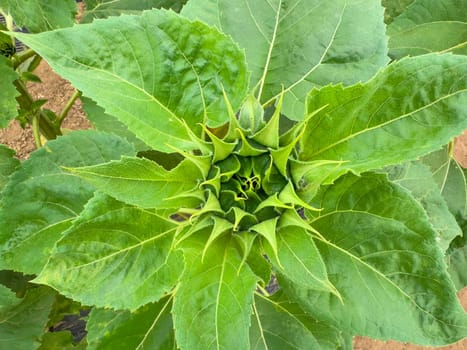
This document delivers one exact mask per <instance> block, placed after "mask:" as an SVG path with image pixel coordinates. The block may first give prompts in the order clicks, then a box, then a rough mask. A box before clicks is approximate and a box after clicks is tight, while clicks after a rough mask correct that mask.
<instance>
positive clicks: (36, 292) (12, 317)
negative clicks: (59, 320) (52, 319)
mask: <svg viewBox="0 0 467 350" xmlns="http://www.w3.org/2000/svg"><path fill="white" fill-rule="evenodd" d="M54 296H55V293H54V292H52V291H51V290H50V289H49V288H45V287H41V288H35V289H31V290H29V291H28V292H27V293H26V296H25V297H24V298H22V299H19V298H16V297H15V296H14V293H13V292H11V291H10V290H9V289H8V288H6V287H4V286H2V285H0V348H1V349H12V350H31V349H37V347H38V346H39V345H40V344H39V342H38V340H39V338H40V337H41V335H42V334H43V333H44V329H45V326H46V324H47V320H48V315H49V312H50V307H51V306H52V303H53V300H54Z"/></svg>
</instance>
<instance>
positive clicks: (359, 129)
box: [299, 55, 467, 181]
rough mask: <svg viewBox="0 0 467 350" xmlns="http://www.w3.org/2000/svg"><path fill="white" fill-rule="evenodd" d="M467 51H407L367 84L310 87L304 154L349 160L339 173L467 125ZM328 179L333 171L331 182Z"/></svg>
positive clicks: (417, 152) (425, 149) (407, 153)
mask: <svg viewBox="0 0 467 350" xmlns="http://www.w3.org/2000/svg"><path fill="white" fill-rule="evenodd" d="M466 77H467V58H466V57H464V56H454V55H425V56H419V57H414V58H406V59H403V60H401V61H399V62H396V63H394V64H391V65H390V66H389V67H388V68H386V69H385V70H383V71H381V72H380V73H378V74H377V75H376V76H375V77H374V78H373V79H372V80H370V81H369V82H368V83H365V84H357V85H353V86H350V87H347V88H344V87H342V86H341V85H336V86H327V87H324V88H322V89H321V90H313V91H312V92H311V93H310V95H309V96H308V102H307V103H308V105H307V108H308V112H309V113H311V112H313V111H314V110H317V109H319V108H322V107H323V106H326V105H327V108H324V109H323V110H322V111H321V112H319V113H317V114H316V115H315V116H314V117H313V118H311V119H310V120H309V121H308V124H307V127H306V130H305V132H304V136H303V138H302V139H301V144H300V146H301V150H300V153H299V157H300V160H305V161H310V160H335V161H343V162H344V163H343V164H342V166H341V167H340V168H338V169H337V170H336V173H335V175H334V179H335V178H337V177H338V176H339V175H341V174H342V173H345V172H346V171H348V170H351V171H353V172H355V173H361V172H364V171H368V170H371V169H378V168H381V167H383V166H386V165H391V164H397V163H401V162H403V161H408V160H413V159H416V158H417V157H419V156H421V155H424V154H427V153H429V152H432V151H434V150H437V149H439V148H441V146H443V145H445V144H446V143H448V142H449V141H450V139H451V138H452V137H453V136H455V135H457V134H460V133H461V132H462V131H463V130H464V129H465V128H467V114H466V109H465V108H464V107H465V104H466V103H467V79H466ZM329 180H330V179H329V178H328V181H329Z"/></svg>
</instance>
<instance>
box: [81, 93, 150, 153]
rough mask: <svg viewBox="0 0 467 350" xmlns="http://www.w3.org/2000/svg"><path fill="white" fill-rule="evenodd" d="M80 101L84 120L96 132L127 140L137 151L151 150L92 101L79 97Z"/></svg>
mask: <svg viewBox="0 0 467 350" xmlns="http://www.w3.org/2000/svg"><path fill="white" fill-rule="evenodd" d="M80 100H81V102H82V104H83V110H84V112H86V118H87V119H88V120H89V121H90V122H91V123H92V125H93V126H94V128H95V129H96V130H99V131H103V132H108V133H112V134H115V135H118V136H120V137H123V138H125V139H127V140H128V141H129V142H131V143H132V144H133V145H134V146H135V148H136V150H137V151H145V150H149V149H151V147H149V146H148V145H146V144H145V143H144V142H143V141H141V140H140V139H138V138H137V137H136V136H135V134H133V133H132V132H131V131H129V130H128V127H127V126H126V125H125V124H123V123H122V122H120V121H119V120H118V119H117V118H115V117H112V116H111V115H109V114H107V113H105V110H104V109H103V108H102V107H100V106H99V105H98V104H97V103H96V102H94V101H93V100H92V99H90V98H88V97H85V96H81V97H80Z"/></svg>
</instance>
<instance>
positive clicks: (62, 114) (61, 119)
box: [55, 90, 81, 128]
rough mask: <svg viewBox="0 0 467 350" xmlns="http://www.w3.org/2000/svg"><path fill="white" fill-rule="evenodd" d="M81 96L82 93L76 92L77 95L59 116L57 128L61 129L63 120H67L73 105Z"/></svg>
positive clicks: (73, 96) (72, 97)
mask: <svg viewBox="0 0 467 350" xmlns="http://www.w3.org/2000/svg"><path fill="white" fill-rule="evenodd" d="M80 96H81V91H78V90H76V91H75V93H74V94H73V95H72V96H71V98H70V99H69V100H68V102H67V103H66V105H65V107H64V108H63V110H62V111H61V113H60V114H59V115H58V119H57V121H56V122H55V123H56V125H57V127H59V128H60V127H61V125H62V123H63V120H64V119H65V118H66V116H67V115H68V112H70V109H71V107H73V104H74V103H75V101H76V100H77V99H78V98H79V97H80Z"/></svg>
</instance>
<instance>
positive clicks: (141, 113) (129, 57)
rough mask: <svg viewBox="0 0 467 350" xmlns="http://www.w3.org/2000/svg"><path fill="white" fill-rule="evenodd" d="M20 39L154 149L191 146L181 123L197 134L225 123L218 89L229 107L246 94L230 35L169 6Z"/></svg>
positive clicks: (245, 77) (238, 53) (245, 80)
mask: <svg viewBox="0 0 467 350" xmlns="http://www.w3.org/2000/svg"><path fill="white" fill-rule="evenodd" d="M20 39H21V40H22V41H24V42H25V43H26V44H27V45H29V46H30V47H32V48H33V49H34V50H36V51H37V52H38V53H39V54H40V55H41V56H43V57H44V58H45V59H46V60H47V61H48V62H49V64H50V65H51V66H52V68H53V69H54V70H55V71H56V72H57V73H59V74H60V75H62V76H63V77H64V78H66V79H68V80H70V81H71V83H72V84H73V85H74V86H76V87H77V88H78V89H79V90H81V91H83V93H84V94H85V95H87V96H91V97H92V99H93V100H94V101H96V102H97V104H98V105H100V106H101V107H103V108H104V109H105V111H106V112H107V113H108V114H110V115H112V116H114V117H116V118H117V119H119V120H120V121H121V122H123V123H124V124H125V125H127V126H128V129H129V130H130V131H131V132H133V133H134V134H135V135H136V136H137V137H138V138H139V139H141V140H142V141H144V142H145V143H146V144H147V145H149V146H151V147H152V148H154V149H156V150H159V151H165V152H173V148H172V147H174V146H175V147H177V148H180V149H194V148H197V145H196V144H195V143H194V142H193V141H192V140H191V138H190V137H189V135H188V131H187V129H186V127H185V125H184V122H186V123H187V124H188V126H189V127H190V128H192V129H196V130H197V131H195V132H198V133H199V134H201V128H200V127H199V125H198V123H208V124H209V125H211V126H219V125H221V124H224V123H225V122H227V121H228V112H227V107H226V105H225V100H224V96H223V91H225V92H226V94H227V96H228V97H229V100H230V102H231V103H232V105H233V108H234V109H236V108H238V107H239V106H240V103H241V101H242V100H243V98H244V96H245V95H246V89H247V86H248V73H247V71H246V66H245V58H244V54H243V52H242V51H241V50H240V49H239V48H238V47H237V45H236V44H235V43H234V42H233V41H232V40H231V38H228V37H227V36H225V35H223V34H221V33H219V32H218V31H217V30H215V29H213V28H210V27H208V26H207V25H205V24H203V23H200V22H190V21H188V20H187V19H185V18H183V17H181V16H178V15H177V14H175V13H174V12H171V11H165V10H152V11H146V12H143V14H142V15H141V16H126V15H124V16H120V17H112V18H108V19H106V20H98V21H94V22H93V23H92V24H88V25H80V26H75V27H74V28H70V29H63V30H58V31H53V32H49V33H42V34H37V35H26V34H23V35H20ZM96 53H97V54H96ZM169 145H170V146H172V147H170V146H169Z"/></svg>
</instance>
